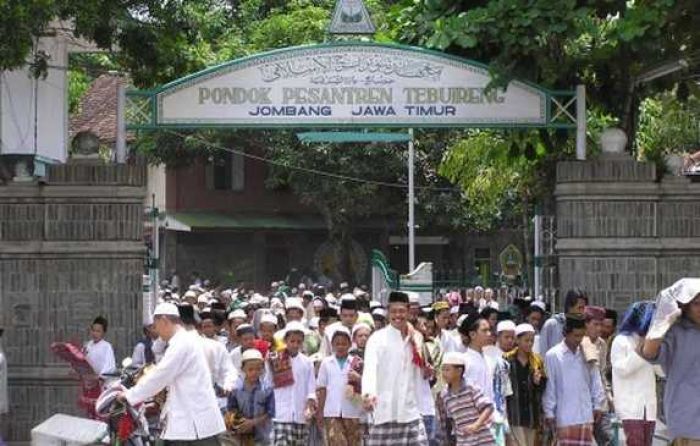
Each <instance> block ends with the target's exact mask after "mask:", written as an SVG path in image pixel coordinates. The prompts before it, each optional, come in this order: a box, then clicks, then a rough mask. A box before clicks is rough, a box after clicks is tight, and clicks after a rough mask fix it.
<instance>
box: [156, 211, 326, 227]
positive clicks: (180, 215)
mask: <svg viewBox="0 0 700 446" xmlns="http://www.w3.org/2000/svg"><path fill="white" fill-rule="evenodd" d="M165 225H166V228H165V229H167V230H171V231H182V232H192V231H210V230H237V229H239V230H246V229H279V230H300V229H302V230H303V229H305V230H308V229H318V230H324V229H326V225H325V224H324V222H323V220H322V219H321V218H320V217H313V216H308V215H298V216H296V215H295V216H290V215H284V216H283V215H260V214H241V215H228V214H221V213H216V212H175V213H168V214H167V215H166V217H165Z"/></svg>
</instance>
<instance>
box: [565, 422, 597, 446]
mask: <svg viewBox="0 0 700 446" xmlns="http://www.w3.org/2000/svg"><path fill="white" fill-rule="evenodd" d="M591 445H593V424H590V423H589V424H575V425H573V426H566V427H560V428H558V429H557V446H591Z"/></svg>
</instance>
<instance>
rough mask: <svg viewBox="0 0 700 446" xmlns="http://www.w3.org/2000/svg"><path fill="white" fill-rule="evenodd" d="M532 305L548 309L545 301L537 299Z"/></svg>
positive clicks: (544, 309) (543, 309)
mask: <svg viewBox="0 0 700 446" xmlns="http://www.w3.org/2000/svg"><path fill="white" fill-rule="evenodd" d="M530 306H531V307H535V308H539V309H540V310H542V311H547V307H546V306H545V305H544V302H542V301H541V300H536V301H534V302H533V303H531V304H530Z"/></svg>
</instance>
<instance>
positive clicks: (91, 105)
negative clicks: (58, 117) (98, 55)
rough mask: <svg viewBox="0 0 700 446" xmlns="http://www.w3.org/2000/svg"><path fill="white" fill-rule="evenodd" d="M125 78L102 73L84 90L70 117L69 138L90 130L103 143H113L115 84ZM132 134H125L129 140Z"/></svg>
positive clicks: (115, 132) (115, 101)
mask: <svg viewBox="0 0 700 446" xmlns="http://www.w3.org/2000/svg"><path fill="white" fill-rule="evenodd" d="M126 83H127V79H126V77H124V76H121V75H119V74H103V75H101V76H100V77H98V78H97V79H95V80H94V82H93V83H92V85H90V88H88V91H86V92H85V94H84V95H83V97H82V99H81V100H80V105H79V106H78V112H77V113H74V114H73V115H71V117H70V137H71V139H72V138H73V137H74V136H75V135H76V134H78V133H80V132H84V131H90V132H92V133H94V134H95V135H97V137H98V138H99V139H100V141H101V142H102V143H103V144H107V145H113V144H114V143H115V141H116V139H117V137H116V135H117V86H118V85H119V84H124V85H125V84H126ZM131 139H132V135H127V140H131Z"/></svg>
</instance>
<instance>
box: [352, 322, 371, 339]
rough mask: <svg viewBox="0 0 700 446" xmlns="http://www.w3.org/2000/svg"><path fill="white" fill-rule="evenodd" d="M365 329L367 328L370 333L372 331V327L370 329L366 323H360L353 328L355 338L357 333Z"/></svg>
mask: <svg viewBox="0 0 700 446" xmlns="http://www.w3.org/2000/svg"><path fill="white" fill-rule="evenodd" d="M363 328H366V329H367V330H369V331H370V332H371V331H372V327H370V326H369V325H368V324H367V323H365V322H358V323H357V324H355V325H353V326H352V335H353V337H354V336H355V333H357V332H358V331H359V330H362V329H363Z"/></svg>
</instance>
